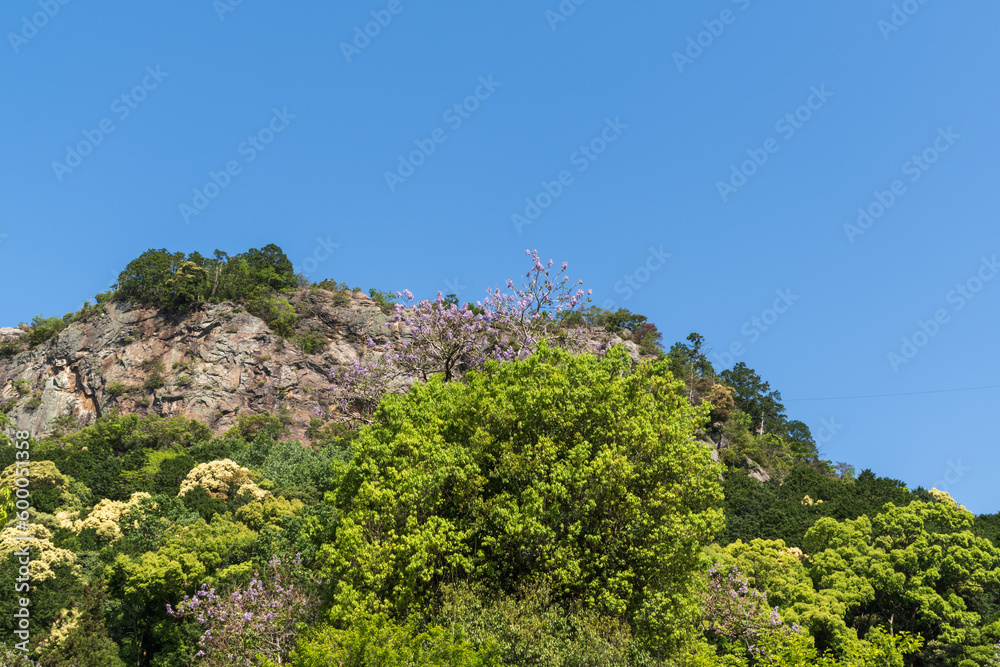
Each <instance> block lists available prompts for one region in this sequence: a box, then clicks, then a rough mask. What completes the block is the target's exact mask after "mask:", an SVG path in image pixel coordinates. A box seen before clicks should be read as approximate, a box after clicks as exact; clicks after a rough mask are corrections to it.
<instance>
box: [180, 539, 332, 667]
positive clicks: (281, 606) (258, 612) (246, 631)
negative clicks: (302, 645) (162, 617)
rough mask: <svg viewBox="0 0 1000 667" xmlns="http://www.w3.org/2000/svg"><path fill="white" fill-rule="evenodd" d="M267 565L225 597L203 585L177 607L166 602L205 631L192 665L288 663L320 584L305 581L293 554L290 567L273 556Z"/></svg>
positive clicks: (311, 612) (239, 666) (233, 666)
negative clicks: (261, 573)
mask: <svg viewBox="0 0 1000 667" xmlns="http://www.w3.org/2000/svg"><path fill="white" fill-rule="evenodd" d="M268 568H269V571H268V572H267V575H266V576H265V577H261V576H259V575H258V574H257V573H254V576H253V579H252V580H251V581H250V583H249V584H248V585H247V586H246V587H244V588H238V589H236V590H234V591H232V592H231V593H229V594H228V595H217V594H216V593H215V589H214V588H211V589H210V588H208V586H206V585H205V584H202V586H201V588H200V589H199V590H198V591H196V592H195V594H194V595H192V596H187V595H185V596H184V599H183V601H182V602H181V603H180V604H179V605H178V607H177V609H173V608H171V606H170V605H167V613H168V614H170V615H171V616H173V617H174V618H192V619H194V620H195V621H197V622H198V623H199V624H200V625H201V626H202V628H203V629H204V632H203V633H202V635H201V638H200V639H199V640H198V646H199V647H200V648H199V650H198V652H197V653H196V654H195V656H194V658H195V661H194V664H196V665H206V666H212V667H216V666H219V667H221V666H223V665H224V666H226V667H249V666H250V665H257V664H260V662H261V661H270V662H271V663H275V664H279V665H283V664H287V661H288V654H289V653H290V652H291V651H292V649H293V648H294V647H295V640H296V638H297V637H298V634H299V632H300V631H301V630H303V629H305V628H306V627H307V626H308V624H309V623H311V622H313V621H314V620H315V619H316V614H317V610H318V608H319V597H318V595H317V593H316V584H318V583H321V582H319V581H313V580H312V579H310V577H309V576H308V574H307V573H306V571H305V570H304V568H302V561H301V558H300V557H299V556H298V555H296V556H295V558H294V559H293V560H292V562H291V567H288V566H284V565H282V563H281V561H280V560H279V559H278V557H277V556H274V557H272V558H271V561H270V562H269V563H268Z"/></svg>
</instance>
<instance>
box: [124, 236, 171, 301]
mask: <svg viewBox="0 0 1000 667" xmlns="http://www.w3.org/2000/svg"><path fill="white" fill-rule="evenodd" d="M183 263H184V253H182V252H176V253H171V252H168V251H167V250H166V249H165V248H161V249H159V250H152V249H151V250H147V251H146V252H144V253H142V254H141V255H139V257H137V258H136V259H134V260H132V261H131V262H129V264H128V266H126V267H125V270H124V271H122V272H121V273H120V274H118V282H117V284H116V285H115V290H116V296H117V298H118V299H119V300H121V301H134V302H137V303H140V304H143V305H147V306H153V307H156V308H159V307H162V306H165V305H167V303H168V302H169V289H168V288H167V281H169V280H170V279H171V278H172V277H173V276H174V275H175V274H176V273H177V271H178V270H179V269H180V268H181V265H182V264H183Z"/></svg>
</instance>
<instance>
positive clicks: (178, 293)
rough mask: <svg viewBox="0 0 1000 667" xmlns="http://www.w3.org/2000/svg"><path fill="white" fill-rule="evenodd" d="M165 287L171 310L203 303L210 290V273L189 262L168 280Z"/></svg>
mask: <svg viewBox="0 0 1000 667" xmlns="http://www.w3.org/2000/svg"><path fill="white" fill-rule="evenodd" d="M164 287H165V288H166V293H167V299H168V304H169V306H170V307H171V308H175V309H179V308H185V307H187V306H191V305H195V304H198V303H201V301H202V300H203V298H204V295H205V290H206V289H207V288H208V271H207V270H206V269H205V268H203V267H202V266H200V265H199V264H198V263H195V262H192V261H191V260H188V261H186V262H184V264H182V265H181V267H180V268H179V269H177V272H176V273H174V275H173V276H172V277H171V278H170V279H169V280H167V282H166V284H165V285H164Z"/></svg>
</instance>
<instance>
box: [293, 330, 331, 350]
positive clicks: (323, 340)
mask: <svg viewBox="0 0 1000 667" xmlns="http://www.w3.org/2000/svg"><path fill="white" fill-rule="evenodd" d="M293 340H294V342H295V344H296V345H298V346H299V349H301V350H302V351H303V352H305V353H306V354H316V353H317V352H322V351H323V350H325V349H326V346H327V345H328V344H329V340H328V339H327V337H326V334H324V333H323V332H322V331H317V330H316V329H310V330H309V331H307V332H306V333H302V334H298V335H297V336H295V338H294V339H293Z"/></svg>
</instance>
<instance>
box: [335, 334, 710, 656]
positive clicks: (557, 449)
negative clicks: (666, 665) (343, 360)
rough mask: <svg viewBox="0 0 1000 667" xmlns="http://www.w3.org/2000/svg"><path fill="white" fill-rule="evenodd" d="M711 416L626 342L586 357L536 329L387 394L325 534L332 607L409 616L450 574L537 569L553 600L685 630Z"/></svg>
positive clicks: (507, 577) (506, 576)
mask: <svg viewBox="0 0 1000 667" xmlns="http://www.w3.org/2000/svg"><path fill="white" fill-rule="evenodd" d="M663 373H664V374H665V369H664V371H663ZM706 414H707V408H703V407H700V406H699V407H692V406H690V405H689V404H688V403H687V400H686V399H685V398H684V397H683V396H682V395H681V394H680V385H679V384H677V383H672V382H669V381H667V380H666V379H665V378H663V377H662V376H661V375H658V373H657V368H656V367H655V364H649V365H641V366H639V367H638V368H636V369H633V368H632V363H631V360H630V359H629V356H628V354H627V352H626V351H625V350H624V349H623V348H620V347H619V348H615V349H613V350H611V351H610V352H608V354H607V355H606V356H605V357H604V358H603V359H601V360H597V359H596V358H595V357H593V356H592V355H589V354H584V355H581V356H579V357H574V356H573V355H571V354H569V353H568V352H563V351H560V350H553V349H550V348H548V346H547V345H545V344H544V343H542V344H540V345H539V348H538V351H537V352H536V353H535V354H534V355H533V356H531V357H529V358H528V359H526V360H524V361H515V362H511V363H508V364H496V363H493V364H488V365H487V367H486V369H485V371H484V372H482V373H471V374H470V375H469V376H468V377H467V378H466V383H464V384H459V383H446V382H443V381H442V380H441V379H440V378H437V377H435V378H432V379H431V380H430V381H429V382H428V383H427V384H426V385H417V386H415V387H414V388H413V389H412V390H411V391H410V393H409V394H407V395H406V396H389V397H387V398H386V399H385V401H384V402H383V404H382V406H381V407H380V408H379V410H378V412H377V413H376V414H375V420H374V421H375V423H374V424H373V425H372V426H371V427H369V428H367V429H365V430H363V431H362V433H361V434H360V436H359V438H358V440H357V441H355V443H354V445H353V450H354V459H353V460H352V462H351V464H350V467H349V469H348V471H347V472H346V475H345V480H344V482H343V483H342V484H341V486H340V489H339V491H338V493H337V497H336V503H337V507H338V508H339V509H340V511H341V512H342V514H343V516H344V518H343V520H342V521H341V523H340V524H339V526H338V527H337V530H336V539H335V542H334V543H333V544H331V545H328V546H327V547H325V548H324V550H323V554H324V557H325V568H324V570H325V572H326V575H325V576H324V579H327V578H330V579H332V580H333V581H337V582H338V583H337V585H336V590H335V594H334V597H335V599H336V600H337V604H338V608H339V609H340V610H341V611H340V613H341V614H342V615H350V614H351V613H362V612H361V611H356V612H355V611H352V610H360V609H369V610H376V611H377V610H379V609H382V610H387V611H391V612H392V613H394V614H395V615H396V616H397V617H398V618H400V619H405V618H407V617H408V616H409V615H411V614H418V615H419V614H420V613H422V611H423V610H424V609H426V608H428V607H429V606H431V605H432V604H433V602H434V600H435V599H436V596H437V595H439V593H438V591H439V588H440V586H441V585H442V584H444V583H447V582H451V581H459V580H470V581H471V582H478V583H481V584H482V585H484V586H486V588H487V590H488V591H494V592H503V593H513V592H514V591H515V589H516V587H518V586H519V585H522V584H526V583H532V582H534V583H545V584H546V585H548V586H550V587H551V590H552V594H553V598H554V599H555V600H556V601H558V602H559V603H560V604H565V605H569V604H573V603H575V604H579V605H582V606H583V607H585V608H589V609H593V610H594V611H597V612H599V613H605V614H608V615H611V616H613V617H616V618H620V619H622V620H623V621H625V622H627V623H629V624H630V625H631V626H632V627H634V628H636V633H637V636H639V637H640V638H642V639H643V640H644V641H647V642H649V643H650V644H651V645H653V646H656V647H658V648H663V649H666V648H667V647H669V646H676V645H679V644H680V643H682V642H683V641H684V640H685V638H688V637H690V633H691V628H692V626H691V624H690V622H689V621H690V619H691V618H693V615H694V614H696V609H697V601H696V597H695V595H694V593H693V591H692V589H691V586H692V577H691V574H692V572H693V571H694V570H695V569H696V568H697V567H698V554H699V552H700V549H701V547H702V545H704V544H707V543H708V542H709V541H710V540H711V539H712V536H713V535H714V533H715V531H716V530H717V529H718V528H719V527H720V526H721V514H720V512H719V511H718V509H716V505H717V503H718V502H719V500H720V499H721V496H720V488H719V484H718V472H717V469H716V467H715V465H714V464H713V463H712V462H711V457H710V450H709V448H707V447H705V446H704V445H702V444H699V443H697V442H696V441H695V440H694V439H693V433H694V431H695V429H697V428H698V427H699V426H700V425H701V424H702V423H703V422H704V420H705V417H706ZM342 617H345V618H346V616H342Z"/></svg>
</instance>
